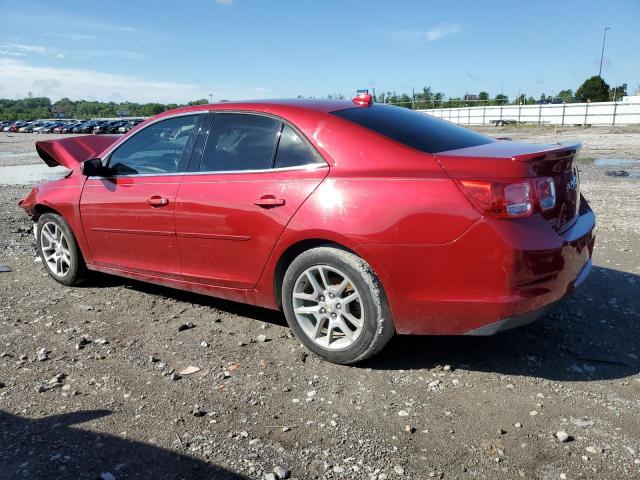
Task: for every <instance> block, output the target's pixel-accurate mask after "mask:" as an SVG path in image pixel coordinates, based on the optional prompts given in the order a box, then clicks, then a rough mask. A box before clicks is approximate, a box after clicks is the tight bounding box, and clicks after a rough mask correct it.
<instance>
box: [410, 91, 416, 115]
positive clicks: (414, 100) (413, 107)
mask: <svg viewBox="0 0 640 480" xmlns="http://www.w3.org/2000/svg"><path fill="white" fill-rule="evenodd" d="M415 109H416V89H415V87H412V88H411V110H415Z"/></svg>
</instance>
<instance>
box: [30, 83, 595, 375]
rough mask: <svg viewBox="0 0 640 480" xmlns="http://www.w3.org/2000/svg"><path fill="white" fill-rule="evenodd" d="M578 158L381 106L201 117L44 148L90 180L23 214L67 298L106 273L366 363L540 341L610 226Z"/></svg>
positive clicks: (227, 108)
mask: <svg viewBox="0 0 640 480" xmlns="http://www.w3.org/2000/svg"><path fill="white" fill-rule="evenodd" d="M579 149H580V144H575V143H556V144H551V145H536V144H525V143H518V142H513V141H508V140H496V139H493V138H491V137H488V136H485V135H482V134H480V133H477V132H474V131H471V130H468V129H466V128H463V127H461V126H458V125H455V124H452V123H449V122H446V121H444V120H441V119H438V118H435V117H431V116H429V115H425V114H423V113H418V112H415V111H413V110H408V109H404V108H400V107H393V106H390V105H378V104H371V101H370V97H368V95H361V96H359V97H357V98H356V99H354V102H353V103H352V102H349V101H336V100H333V101H330V100H280V101H278V100H273V101H262V102H246V103H241V102H238V103H224V104H218V105H198V106H193V107H185V108H181V109H178V110H173V111H168V112H164V113H162V114H160V115H157V116H155V117H153V118H152V119H150V120H149V121H147V122H146V123H145V125H143V126H142V128H139V129H136V130H134V131H131V132H129V133H128V134H126V135H124V136H109V135H100V136H80V137H73V138H63V139H57V140H47V141H41V142H37V144H36V150H37V151H38V153H39V155H40V156H41V158H42V159H43V160H44V161H45V162H46V163H47V164H48V165H50V166H54V165H58V164H61V165H64V166H66V167H67V168H70V169H72V173H71V175H69V176H67V177H66V178H64V179H61V180H56V181H53V182H49V183H45V184H39V185H38V186H36V187H35V188H34V189H33V190H32V191H31V193H30V194H29V195H28V196H27V197H26V198H25V199H24V200H22V201H21V202H20V205H21V206H22V208H23V209H24V210H25V211H26V212H27V213H28V214H29V215H30V217H31V218H32V219H33V220H34V221H35V222H37V228H36V236H37V248H38V252H39V255H40V258H42V264H43V266H44V268H45V269H46V271H47V272H48V273H49V275H51V277H52V278H54V279H55V280H56V281H57V282H59V283H61V284H63V285H73V284H75V283H77V282H79V281H80V280H81V279H82V277H83V276H84V275H85V274H86V269H88V270H96V271H101V272H106V273H110V274H116V275H120V276H124V277H129V278H134V279H138V280H142V281H147V282H152V283H157V284H161V285H165V286H171V287H175V288H180V289H185V290H188V291H192V292H199V293H203V294H207V295H211V296H218V297H222V298H225V299H228V300H234V301H240V302H245V303H251V304H255V305H260V306H262V307H267V308H272V309H282V310H283V311H284V314H285V316H286V319H287V322H288V323H289V326H290V327H291V329H292V331H293V332H294V334H295V335H296V336H297V338H298V339H299V340H300V342H302V343H303V344H304V345H306V346H307V348H308V349H310V350H311V351H313V352H315V353H316V354H318V355H319V356H321V357H323V358H325V359H327V360H329V361H332V362H337V363H345V364H349V363H354V362H358V361H360V360H363V359H365V358H368V357H371V356H372V355H374V354H375V353H376V352H378V351H379V350H380V349H382V348H383V347H384V345H385V344H386V343H387V342H388V341H389V339H390V338H391V337H392V336H393V335H394V334H395V333H400V334H429V335H456V334H466V335H491V334H494V333H496V332H499V331H502V330H507V329H509V328H513V327H517V326H520V325H524V324H526V323H529V322H532V321H534V320H536V319H537V318H540V317H541V316H543V315H544V314H545V313H546V312H548V311H549V309H550V308H553V306H554V305H556V304H557V302H559V301H560V300H562V299H563V298H565V297H566V296H567V295H568V294H570V293H571V292H572V291H573V290H575V289H576V288H577V287H578V286H579V285H581V284H582V282H583V281H584V280H585V278H586V277H587V275H588V274H589V271H590V268H591V255H592V251H593V247H594V241H595V237H594V233H593V230H594V227H595V215H594V213H593V212H592V210H591V208H590V207H589V204H588V203H587V201H586V199H585V198H584V197H583V196H582V195H581V194H580V182H579V178H578V173H577V165H576V163H577V155H578V151H579ZM123 245H126V248H123ZM61 294H62V292H61Z"/></svg>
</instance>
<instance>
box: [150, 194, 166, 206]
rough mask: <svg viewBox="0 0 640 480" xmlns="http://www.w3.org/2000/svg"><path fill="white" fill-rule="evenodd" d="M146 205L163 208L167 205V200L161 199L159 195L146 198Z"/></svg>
mask: <svg viewBox="0 0 640 480" xmlns="http://www.w3.org/2000/svg"><path fill="white" fill-rule="evenodd" d="M147 204H149V205H150V206H152V207H164V206H166V205H168V204H169V199H168V198H164V197H161V196H160V195H154V196H153V197H149V198H147Z"/></svg>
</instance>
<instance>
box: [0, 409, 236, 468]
mask: <svg viewBox="0 0 640 480" xmlns="http://www.w3.org/2000/svg"><path fill="white" fill-rule="evenodd" d="M110 414H111V411H109V410H85V411H77V412H72V413H66V414H61V415H52V416H49V417H44V418H39V419H29V418H25V417H20V416H16V415H12V414H9V413H7V412H4V411H1V410H0V426H1V428H0V445H2V448H1V449H0V477H2V478H7V479H8V478H47V479H70V478H73V479H78V480H80V479H87V480H95V479H100V478H108V479H111V478H115V479H123V478H126V479H141V480H147V479H148V480H165V479H166V480H177V479H189V480H191V479H194V480H198V479H207V480H214V479H215V480H242V479H247V478H248V477H245V476H243V475H240V474H237V473H234V472H232V471H229V470H226V469H224V468H222V467H219V466H217V465H214V464H211V463H207V462H205V461H202V460H198V459H196V458H193V457H191V456H189V455H186V454H181V453H176V452H174V451H170V450H165V449H163V448H160V447H156V446H154V445H149V444H145V443H141V442H136V441H132V440H128V439H126V438H119V437H115V436H113V435H109V434H106V433H102V432H95V431H91V430H90V428H91V426H90V425H84V426H82V427H80V428H76V427H74V425H78V424H82V423H86V422H92V421H95V420H98V419H100V418H103V417H106V416H108V415H110ZM109 474H110V475H112V476H109Z"/></svg>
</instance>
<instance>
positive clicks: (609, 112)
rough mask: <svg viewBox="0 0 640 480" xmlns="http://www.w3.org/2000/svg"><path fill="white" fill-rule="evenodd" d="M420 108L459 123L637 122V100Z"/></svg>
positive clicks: (639, 112)
mask: <svg viewBox="0 0 640 480" xmlns="http://www.w3.org/2000/svg"><path fill="white" fill-rule="evenodd" d="M419 111H420V112H424V113H428V114H429V115H433V116H435V117H439V118H443V119H445V120H449V121H450V122H453V123H459V124H460V125H489V124H490V123H491V120H516V121H518V122H527V123H536V124H538V123H539V124H545V125H633V124H640V103H636V102H591V103H565V104H549V105H504V106H491V107H461V108H435V109H426V110H419Z"/></svg>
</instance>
